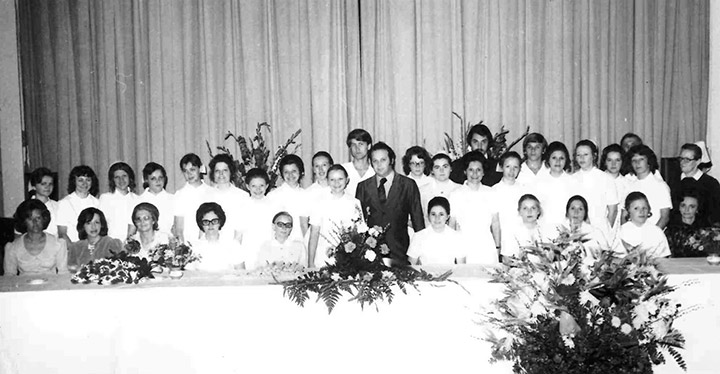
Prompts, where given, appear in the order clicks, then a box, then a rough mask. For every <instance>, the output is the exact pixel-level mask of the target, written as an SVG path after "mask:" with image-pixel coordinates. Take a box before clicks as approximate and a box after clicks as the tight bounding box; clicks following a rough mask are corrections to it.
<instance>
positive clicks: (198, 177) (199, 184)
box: [174, 153, 213, 244]
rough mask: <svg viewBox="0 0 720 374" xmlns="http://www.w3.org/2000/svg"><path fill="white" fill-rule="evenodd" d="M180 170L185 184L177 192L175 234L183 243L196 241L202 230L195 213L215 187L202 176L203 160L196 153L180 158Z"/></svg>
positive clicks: (207, 199)
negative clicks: (196, 220) (196, 221)
mask: <svg viewBox="0 0 720 374" xmlns="http://www.w3.org/2000/svg"><path fill="white" fill-rule="evenodd" d="M180 170H181V171H182V174H183V177H184V178H185V185H184V186H182V188H180V189H179V190H177V191H176V192H175V196H174V197H175V225H174V227H175V232H174V234H175V236H176V237H177V238H178V240H180V241H181V242H183V243H191V244H192V243H195V242H196V241H197V240H198V238H200V230H199V229H198V227H197V224H196V223H195V214H196V213H197V209H198V207H199V206H200V204H202V203H204V202H206V201H209V200H210V195H211V193H212V192H213V188H212V187H210V186H208V185H207V184H205V182H204V181H203V178H202V161H201V160H200V157H199V156H198V155H196V154H194V153H188V154H186V155H184V156H183V157H182V158H181V159H180Z"/></svg>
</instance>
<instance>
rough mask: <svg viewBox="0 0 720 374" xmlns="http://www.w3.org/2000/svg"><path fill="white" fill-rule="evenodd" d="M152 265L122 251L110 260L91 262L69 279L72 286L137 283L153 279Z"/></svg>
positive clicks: (145, 260)
mask: <svg viewBox="0 0 720 374" xmlns="http://www.w3.org/2000/svg"><path fill="white" fill-rule="evenodd" d="M151 270H152V265H151V264H150V263H149V262H148V260H147V259H141V258H138V257H136V256H131V255H129V254H128V253H127V252H125V251H123V252H120V253H118V254H115V255H113V256H112V257H110V258H103V259H99V260H92V261H90V262H89V263H87V264H85V265H83V266H81V267H80V269H79V270H78V271H77V273H75V275H73V276H72V278H70V282H72V283H74V284H78V283H81V284H88V283H97V284H117V283H128V284H130V283H138V282H140V281H142V280H144V279H146V278H153V275H152V271H151Z"/></svg>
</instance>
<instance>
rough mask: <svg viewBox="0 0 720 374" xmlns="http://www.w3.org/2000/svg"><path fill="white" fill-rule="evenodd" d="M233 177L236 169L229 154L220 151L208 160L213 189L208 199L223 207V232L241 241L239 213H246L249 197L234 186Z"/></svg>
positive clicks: (235, 175) (235, 176) (235, 174)
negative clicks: (224, 218)
mask: <svg viewBox="0 0 720 374" xmlns="http://www.w3.org/2000/svg"><path fill="white" fill-rule="evenodd" d="M235 178H237V169H236V167H235V162H234V161H233V159H232V157H230V155H228V154H224V153H221V154H217V155H215V157H213V159H212V160H210V180H211V181H212V182H213V183H214V186H215V189H214V190H213V192H212V194H211V199H210V200H209V201H213V202H216V203H218V204H220V206H221V207H223V209H225V214H226V215H227V221H226V223H225V226H226V227H225V231H223V233H225V232H227V235H232V236H231V237H232V238H234V239H236V240H238V241H241V240H242V239H241V237H242V230H241V228H240V224H241V215H242V214H247V212H246V210H247V203H248V199H249V198H248V193H247V192H245V191H243V190H241V189H239V188H237V187H236V186H235ZM227 235H226V236H227Z"/></svg>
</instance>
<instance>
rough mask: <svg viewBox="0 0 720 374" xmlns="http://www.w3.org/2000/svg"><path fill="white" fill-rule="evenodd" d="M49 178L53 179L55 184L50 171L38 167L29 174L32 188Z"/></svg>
mask: <svg viewBox="0 0 720 374" xmlns="http://www.w3.org/2000/svg"><path fill="white" fill-rule="evenodd" d="M45 177H50V178H52V179H53V183H55V178H53V174H52V171H50V169H48V168H46V167H39V168H37V169H35V170H33V172H32V173H31V174H30V184H32V185H33V186H34V185H36V184H38V183H40V182H42V180H43V178H45Z"/></svg>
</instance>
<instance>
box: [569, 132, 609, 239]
mask: <svg viewBox="0 0 720 374" xmlns="http://www.w3.org/2000/svg"><path fill="white" fill-rule="evenodd" d="M597 159H598V149H597V146H596V145H595V143H593V142H592V141H590V140H587V139H585V140H581V141H579V142H578V143H577V144H576V145H575V165H576V171H575V174H573V178H575V181H577V183H578V184H579V188H580V191H581V193H580V195H581V196H583V197H584V198H585V200H587V203H588V218H589V220H590V224H591V225H593V226H595V227H596V228H597V229H599V230H600V231H601V232H602V233H603V235H605V237H606V238H608V242H612V240H611V239H610V235H611V229H612V227H613V225H614V223H615V219H616V216H617V213H618V202H619V200H618V191H617V187H616V186H615V182H614V181H613V180H612V178H611V177H610V175H608V174H607V173H604V172H602V171H601V170H600V169H598V168H597Z"/></svg>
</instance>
